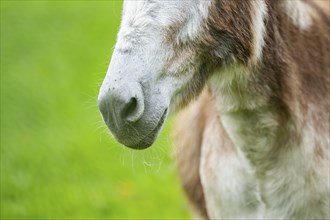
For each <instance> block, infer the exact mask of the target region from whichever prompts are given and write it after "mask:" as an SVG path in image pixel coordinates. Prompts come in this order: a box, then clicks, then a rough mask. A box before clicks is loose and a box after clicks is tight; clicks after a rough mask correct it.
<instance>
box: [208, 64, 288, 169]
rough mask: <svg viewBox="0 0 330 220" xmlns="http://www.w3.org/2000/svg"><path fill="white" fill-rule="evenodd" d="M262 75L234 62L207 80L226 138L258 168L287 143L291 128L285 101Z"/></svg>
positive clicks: (264, 165) (265, 167)
mask: <svg viewBox="0 0 330 220" xmlns="http://www.w3.org/2000/svg"><path fill="white" fill-rule="evenodd" d="M261 77H262V75H260V74H259V73H258V72H257V71H253V70H251V69H249V68H248V67H244V66H240V65H236V66H232V67H229V68H225V69H221V70H220V71H218V72H216V73H215V74H214V75H213V76H212V77H211V78H210V80H209V84H208V85H209V88H210V90H211V92H212V95H213V97H214V101H215V105H216V109H217V112H218V116H219V118H220V121H221V123H222V125H223V127H224V129H225V130H226V132H227V134H228V136H229V138H230V139H231V140H232V142H233V143H234V145H235V147H236V148H238V149H240V150H241V151H242V152H243V153H244V154H245V156H246V157H247V158H248V160H249V161H250V162H251V163H252V164H253V165H255V166H256V171H257V172H258V171H261V172H262V171H265V169H267V161H269V160H270V159H273V158H270V157H276V155H277V154H276V153H274V152H276V151H277V150H278V149H279V147H280V146H281V145H286V144H287V141H288V140H289V137H290V131H292V130H293V129H291V125H292V123H290V119H289V116H288V114H287V113H286V112H287V111H286V109H285V108H284V107H283V106H284V105H283V104H282V103H281V101H280V100H278V99H277V98H275V97H274V96H273V94H272V92H271V88H270V86H269V85H267V84H263V83H262V80H261ZM279 140H281V143H279Z"/></svg>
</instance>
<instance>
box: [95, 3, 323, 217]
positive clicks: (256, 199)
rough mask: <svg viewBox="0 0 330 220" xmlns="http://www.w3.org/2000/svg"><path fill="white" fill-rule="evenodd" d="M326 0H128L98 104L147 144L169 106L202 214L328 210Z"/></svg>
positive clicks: (124, 135) (126, 137)
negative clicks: (176, 115)
mask: <svg viewBox="0 0 330 220" xmlns="http://www.w3.org/2000/svg"><path fill="white" fill-rule="evenodd" d="M329 4H330V2H329V0H321V1H320V0H277V1H274V0H176V1H173V0H172V1H166V0H138V1H127V0H124V5H123V16H122V21H121V28H120V31H119V33H118V38H117V43H116V46H115V49H114V52H113V56H112V59H111V62H110V66H109V69H108V72H107V75H106V77H105V79H104V82H103V84H102V86H101V89H100V93H99V97H98V105H99V108H100V111H101V113H102V116H103V119H104V121H105V123H106V124H107V126H108V127H109V129H110V131H111V132H112V134H113V135H114V137H115V138H116V139H117V140H118V141H119V142H120V143H122V144H123V145H126V146H127V147H130V148H133V149H145V148H147V147H150V146H151V145H152V144H153V143H154V141H155V139H156V138H157V135H158V133H159V132H160V130H161V128H162V125H163V123H164V121H165V119H166V118H167V116H168V114H169V112H172V113H173V112H174V113H175V112H178V111H179V110H181V112H180V113H179V116H178V119H177V123H176V132H175V139H176V142H177V145H178V149H177V151H176V152H177V155H176V156H177V162H178V167H179V173H180V175H181V179H182V184H183V187H184V189H185V191H186V193H187V197H188V198H189V201H190V203H191V206H192V207H193V209H194V213H195V214H196V216H198V217H200V218H204V219H221V218H225V219H238V218H243V219H288V218H297V219H327V218H329V217H330V214H329V212H330V208H329V207H330V202H329V198H330V194H329V193H330V183H329V181H330V174H329V171H330V162H329V161H330V160H329V159H330V140H329V139H330V138H329V135H330V112H329V110H330V98H329V92H330V66H329V65H330V63H329V62H330V55H329V51H330V36H329V31H330V29H329V26H330V19H329V14H330V13H329Z"/></svg>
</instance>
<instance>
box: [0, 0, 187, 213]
mask: <svg viewBox="0 0 330 220" xmlns="http://www.w3.org/2000/svg"><path fill="white" fill-rule="evenodd" d="M121 5H122V3H121V1H1V210H0V212H1V218H2V219H11V218H12V219H17V218H21V219H25V218H30V219H46V218H48V219H59V218H61V219H72V218H75V219H82V218H92V219H97V218H108V219H128V218H135V219H147V218H154V219H173V218H177V219H183V218H189V214H188V208H187V205H186V202H185V199H184V196H183V193H182V192H181V188H180V185H179V181H178V178H177V176H176V171H175V167H174V163H173V161H172V159H171V156H170V155H171V153H170V152H171V140H170V132H169V131H170V127H171V123H170V122H169V123H168V124H167V125H166V127H165V129H164V131H163V132H162V134H161V137H160V139H159V140H158V141H157V143H156V144H155V145H154V146H153V147H152V148H151V149H148V150H146V151H142V152H137V151H133V150H129V149H127V148H124V147H123V146H120V145H119V144H117V143H116V142H115V141H114V140H113V139H112V138H111V136H110V135H109V133H108V131H107V129H106V128H105V126H104V125H103V123H102V121H101V117H100V114H99V111H98V109H97V105H96V97H97V93H98V89H99V86H100V84H101V82H102V80H103V77H104V75H105V72H106V69H107V66H108V62H109V59H110V57H111V52H112V48H113V46H114V43H115V38H116V32H117V31H118V27H119V22H120V14H121Z"/></svg>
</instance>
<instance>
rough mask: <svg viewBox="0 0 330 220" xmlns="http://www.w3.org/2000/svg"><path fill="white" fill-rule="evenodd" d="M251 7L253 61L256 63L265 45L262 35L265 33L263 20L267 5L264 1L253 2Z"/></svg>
mask: <svg viewBox="0 0 330 220" xmlns="http://www.w3.org/2000/svg"><path fill="white" fill-rule="evenodd" d="M253 6H254V10H253V11H252V17H253V30H254V42H255V43H254V44H255V46H254V48H255V51H254V59H253V60H254V62H256V61H258V60H260V58H261V57H262V50H263V48H264V45H265V40H264V35H265V31H266V25H265V19H266V16H267V5H266V3H265V1H264V0H255V1H254V4H253Z"/></svg>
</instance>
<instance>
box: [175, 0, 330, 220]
mask: <svg viewBox="0 0 330 220" xmlns="http://www.w3.org/2000/svg"><path fill="white" fill-rule="evenodd" d="M265 1H266V3H267V7H268V16H267V21H266V35H265V42H266V44H265V46H264V49H263V57H262V60H261V63H260V65H258V66H257V67H251V66H250V67H248V68H252V72H253V73H254V76H253V77H252V78H251V83H250V85H253V87H252V88H245V89H247V90H246V91H244V90H243V92H251V91H250V90H251V89H252V90H254V92H258V93H259V94H262V95H264V96H266V97H268V99H269V100H270V101H269V103H270V105H271V106H272V107H273V108H274V109H275V110H276V111H277V112H278V114H279V117H280V118H282V120H283V122H284V121H286V120H288V118H291V119H293V120H295V121H296V123H297V127H299V126H301V127H304V126H306V124H308V123H309V126H312V127H313V129H315V130H316V131H317V132H319V133H320V134H322V135H323V136H326V135H329V132H330V131H329V127H328V126H329V123H328V122H329V121H330V115H329V109H330V99H329V93H330V88H329V85H330V76H329V74H330V72H329V67H330V63H329V62H330V55H329V51H330V39H329V38H330V37H329V24H330V22H329V21H330V20H329V1H318V0H313V1H309V0H306V2H307V4H308V5H310V7H311V8H312V10H314V12H315V16H314V17H313V25H312V26H311V28H310V29H309V30H306V31H303V30H301V29H299V27H297V26H295V25H294V24H293V23H292V22H291V20H290V18H289V17H288V16H287V15H286V13H284V9H283V1H274V0H265ZM252 2H253V1H247V0H246V1H242V0H232V1H223V0H217V1H216V2H215V4H214V5H213V7H212V8H211V11H210V19H209V21H208V23H207V24H206V25H207V27H208V30H209V32H208V34H207V36H206V37H205V38H204V39H203V40H201V41H202V42H203V43H204V44H205V47H204V48H205V50H206V51H211V53H208V54H207V55H205V57H206V58H205V59H208V60H212V61H213V63H214V68H218V67H220V66H221V65H223V61H224V62H226V60H227V59H228V60H230V59H231V55H232V54H234V55H235V57H236V58H237V59H238V61H239V62H241V63H243V64H245V65H247V63H248V61H249V59H250V58H251V56H252V55H253V52H252V51H253V30H252V17H251V16H250V15H251V8H252V7H251V3H252ZM219 58H222V59H219ZM219 60H221V62H219ZM210 96H211V95H210V94H209V93H204V94H203V95H201V96H200V97H199V99H198V100H197V101H196V102H195V103H193V104H192V105H190V106H189V107H187V108H186V109H185V110H184V111H183V112H182V113H181V114H180V115H179V117H178V120H177V123H176V124H177V127H176V135H175V136H176V141H177V143H178V146H179V151H178V154H177V158H178V166H179V171H180V175H181V179H182V182H183V187H184V189H185V190H186V193H187V195H188V198H189V200H190V201H191V203H192V205H193V206H194V207H195V208H197V209H199V213H200V214H201V215H202V216H204V218H207V212H206V208H205V200H204V197H203V189H202V185H201V183H200V178H199V161H200V151H201V149H200V148H201V142H202V139H203V132H204V127H205V124H206V123H208V120H209V119H210V117H214V116H212V115H213V114H214V113H215V111H214V104H213V102H212V99H211V98H210ZM313 106H315V107H314V108H313ZM324 121H326V123H324ZM215 132H217V131H215ZM218 132H220V131H218ZM297 136H298V137H297V138H301V137H299V131H298V133H297ZM224 137H225V138H226V137H227V136H226V135H225V134H224ZM219 147H224V146H220V145H219ZM323 154H324V152H323V151H322V149H321V148H315V156H316V158H317V159H319V158H322V155H323Z"/></svg>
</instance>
